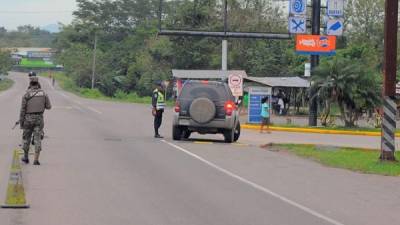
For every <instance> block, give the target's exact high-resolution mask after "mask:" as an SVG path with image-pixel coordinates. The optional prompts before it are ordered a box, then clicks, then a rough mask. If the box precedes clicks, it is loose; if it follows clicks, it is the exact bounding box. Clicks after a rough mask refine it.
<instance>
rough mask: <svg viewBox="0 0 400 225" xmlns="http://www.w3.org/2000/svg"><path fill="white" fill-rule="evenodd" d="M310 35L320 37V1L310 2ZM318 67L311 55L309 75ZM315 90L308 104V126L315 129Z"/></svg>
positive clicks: (311, 89)
mask: <svg viewBox="0 0 400 225" xmlns="http://www.w3.org/2000/svg"><path fill="white" fill-rule="evenodd" d="M311 17H312V20H311V23H312V26H311V29H312V34H313V35H320V29H321V28H320V27H321V0H312V15H311ZM318 65H319V56H318V55H311V74H312V72H313V71H314V69H315V68H316V67H317V66H318ZM316 94H317V90H316V89H315V88H313V87H312V85H311V88H310V103H309V114H310V115H309V120H308V125H309V126H312V127H315V126H317V125H318V99H317V97H316Z"/></svg>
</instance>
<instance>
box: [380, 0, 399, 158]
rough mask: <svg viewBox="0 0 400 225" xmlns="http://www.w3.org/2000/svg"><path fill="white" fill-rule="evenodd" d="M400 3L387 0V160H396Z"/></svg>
mask: <svg viewBox="0 0 400 225" xmlns="http://www.w3.org/2000/svg"><path fill="white" fill-rule="evenodd" d="M398 5H399V2H398V1H397V0H386V2H385V50H384V69H383V73H384V83H383V85H384V86H383V100H384V101H383V120H382V142H381V156H380V159H381V160H387V161H395V160H396V158H395V151H396V145H395V132H396V113H397V105H396V103H395V102H394V98H395V95H396V70H397V68H396V67H397V27H398Z"/></svg>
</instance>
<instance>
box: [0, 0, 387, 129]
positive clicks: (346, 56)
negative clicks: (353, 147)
mask: <svg viewBox="0 0 400 225" xmlns="http://www.w3.org/2000/svg"><path fill="white" fill-rule="evenodd" d="M159 2H160V1H159V0H94V1H91V0H77V4H78V9H77V10H76V11H75V12H74V16H75V19H74V21H73V22H72V23H71V24H69V25H64V26H63V28H62V31H61V32H60V33H58V34H57V35H55V36H54V39H52V47H54V48H56V49H57V50H58V55H57V59H56V61H57V62H58V64H62V65H64V68H65V72H66V75H67V76H69V77H70V78H71V79H72V80H73V81H74V82H75V83H76V84H77V85H78V86H79V87H82V88H90V87H91V74H92V59H93V54H94V50H93V48H94V42H95V39H97V51H96V56H97V57H96V58H97V64H96V68H95V69H96V82H95V86H96V88H98V89H99V90H100V91H101V92H102V93H104V94H105V95H107V96H114V95H115V94H116V93H117V92H126V93H133V92H135V93H137V94H139V95H141V96H144V95H149V94H150V93H151V91H152V83H153V81H155V80H166V79H170V78H171V69H173V68H176V69H220V68H221V40H220V39H217V38H201V37H176V36H170V37H165V36H158V10H159ZM164 2H165V4H164V10H163V15H162V20H163V27H164V28H166V29H190V30H207V31H222V30H223V27H224V23H223V13H222V11H223V1H221V0H170V1H164ZM346 2H347V4H346V9H345V25H346V30H345V34H344V36H342V37H339V38H338V43H337V46H338V50H337V54H336V55H335V56H331V57H322V58H321V63H320V66H319V68H318V69H317V70H316V71H314V73H313V74H314V75H313V87H314V88H317V90H318V92H317V93H318V94H317V96H310V97H318V98H319V102H320V106H321V107H320V108H321V114H322V118H323V123H325V124H326V119H327V118H328V117H329V115H330V114H331V112H330V111H331V108H332V105H337V106H338V107H339V110H340V113H341V115H342V118H343V119H344V120H345V122H346V125H347V126H354V125H355V122H356V121H357V119H358V118H359V117H360V116H361V115H365V114H366V113H369V114H371V113H372V112H373V111H374V110H375V109H376V108H377V107H379V106H380V104H381V101H380V99H381V98H380V93H381V87H382V75H381V74H382V65H383V62H382V61H383V27H384V23H383V19H384V0H348V1H346ZM272 3H273V1H272V0H229V1H228V4H229V7H228V12H229V13H228V19H229V20H228V21H229V23H228V28H229V30H230V31H245V32H274V33H287V13H285V12H284V11H283V10H282V9H281V8H278V7H276V6H274V5H273V4H272ZM19 31H20V32H22V33H32V32H33V33H35V32H36V33H35V34H37V35H45V34H44V33H43V32H42V31H38V30H35V29H32V27H29V26H28V27H26V26H25V27H21V28H20V29H19ZM2 37H3V36H1V29H0V43H1V40H2ZM47 38H48V37H46V38H44V39H43V41H44V42H47V41H48V40H49V39H47ZM50 39H51V38H50ZM308 60H309V58H308V57H306V56H302V55H297V54H296V53H295V50H294V40H293V39H291V40H245V39H230V40H229V54H228V62H229V69H241V70H246V71H247V73H248V74H249V75H251V76H302V75H303V73H304V63H305V62H307V61H308ZM324 118H325V120H324Z"/></svg>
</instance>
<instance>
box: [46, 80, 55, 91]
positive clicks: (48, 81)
mask: <svg viewBox="0 0 400 225" xmlns="http://www.w3.org/2000/svg"><path fill="white" fill-rule="evenodd" d="M46 81H47V83H49V86H50V87H51V89H53V90H55V88H54V86H53V85H52V84H51V82H50V80H49V79H46Z"/></svg>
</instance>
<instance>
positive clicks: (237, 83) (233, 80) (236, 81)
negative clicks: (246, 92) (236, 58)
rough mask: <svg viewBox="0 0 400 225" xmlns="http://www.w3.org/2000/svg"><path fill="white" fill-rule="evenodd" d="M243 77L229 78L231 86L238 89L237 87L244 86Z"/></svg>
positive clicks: (234, 76)
mask: <svg viewBox="0 0 400 225" xmlns="http://www.w3.org/2000/svg"><path fill="white" fill-rule="evenodd" d="M242 81H243V79H242V76H240V75H231V76H229V84H230V85H231V86H234V87H237V86H241V85H242V83H243V82H242Z"/></svg>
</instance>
